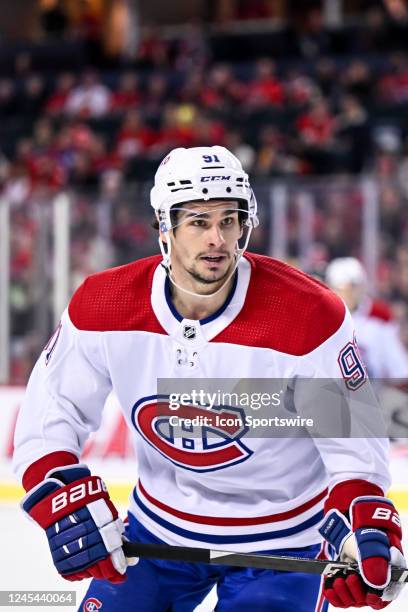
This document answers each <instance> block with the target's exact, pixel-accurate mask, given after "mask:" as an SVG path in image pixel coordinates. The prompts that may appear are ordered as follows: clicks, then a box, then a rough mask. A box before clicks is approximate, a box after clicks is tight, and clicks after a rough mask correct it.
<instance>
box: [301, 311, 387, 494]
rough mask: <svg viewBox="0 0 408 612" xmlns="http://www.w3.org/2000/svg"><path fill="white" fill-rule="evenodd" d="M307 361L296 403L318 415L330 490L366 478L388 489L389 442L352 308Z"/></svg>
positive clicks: (315, 432)
mask: <svg viewBox="0 0 408 612" xmlns="http://www.w3.org/2000/svg"><path fill="white" fill-rule="evenodd" d="M303 361H304V364H303V368H304V371H305V376H306V383H304V384H302V385H300V386H299V387H298V390H297V394H296V405H297V407H298V410H299V411H300V412H302V414H305V413H307V414H308V416H311V417H314V419H313V420H314V426H313V427H312V429H311V435H312V436H313V439H314V443H315V445H316V447H317V448H318V450H319V452H320V455H321V458H322V460H323V463H324V465H325V468H326V471H327V474H328V477H329V490H330V489H332V488H333V487H334V486H335V485H336V484H338V483H340V482H344V481H347V480H360V479H361V480H365V481H368V482H370V483H373V484H375V485H377V486H379V487H381V489H382V490H383V491H384V492H385V491H387V490H388V488H389V486H390V474H389V469H388V451H389V441H388V437H387V435H386V429H385V424H384V420H383V415H382V410H381V407H380V406H379V404H378V400H377V398H376V395H375V393H374V391H373V389H372V387H371V384H370V381H369V379H368V376H367V372H366V369H365V366H364V363H363V361H362V359H361V356H360V354H359V350H358V345H357V343H356V340H355V334H354V325H353V321H352V318H351V315H350V313H349V311H348V310H346V314H345V318H344V321H343V323H342V324H341V326H340V327H339V329H338V330H337V331H336V332H335V333H334V334H333V335H332V336H331V337H330V338H328V339H327V340H326V341H325V342H324V343H323V344H321V345H320V346H319V347H317V348H316V349H315V350H314V351H312V352H311V353H309V354H308V355H305V356H304V358H303Z"/></svg>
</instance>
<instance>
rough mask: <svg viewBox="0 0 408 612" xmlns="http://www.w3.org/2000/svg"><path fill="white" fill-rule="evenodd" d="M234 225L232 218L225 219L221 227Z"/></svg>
mask: <svg viewBox="0 0 408 612" xmlns="http://www.w3.org/2000/svg"><path fill="white" fill-rule="evenodd" d="M233 223H234V218H233V217H225V218H224V219H223V220H222V225H232V224H233Z"/></svg>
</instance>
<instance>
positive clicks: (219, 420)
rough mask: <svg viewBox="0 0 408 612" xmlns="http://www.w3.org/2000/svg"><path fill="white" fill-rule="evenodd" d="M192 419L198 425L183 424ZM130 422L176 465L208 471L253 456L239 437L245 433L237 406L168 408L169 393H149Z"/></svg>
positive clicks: (240, 411)
mask: <svg viewBox="0 0 408 612" xmlns="http://www.w3.org/2000/svg"><path fill="white" fill-rule="evenodd" d="M183 419H191V420H192V419H194V420H195V421H196V423H199V424H198V425H195V424H194V425H189V424H188V423H187V424H185V423H184V421H183ZM132 422H133V425H134V426H135V428H136V429H137V431H138V432H139V433H140V435H141V436H142V437H143V438H144V440H145V441H146V442H148V443H149V444H150V445H151V446H153V447H154V448H155V449H156V450H157V451H158V452H159V453H161V454H162V455H164V456H165V457H166V459H169V460H170V461H172V462H173V463H175V464H176V465H178V466H180V467H183V468H185V469H187V470H192V471H194V472H211V471H214V470H220V469H223V468H226V467H229V466H231V465H235V464H237V463H241V462H242V461H245V460H246V459H248V457H250V456H251V455H252V451H251V450H250V449H248V448H247V447H246V446H245V445H244V444H243V442H242V440H241V438H242V437H243V436H244V435H245V434H246V433H247V431H248V429H249V428H248V427H247V426H246V425H245V424H244V423H245V413H244V412H243V410H241V409H240V408H233V407H231V406H220V407H218V406H217V407H216V406H214V407H213V408H212V409H211V410H208V409H207V408H205V407H203V406H195V405H181V406H180V407H179V408H178V409H177V410H171V409H170V406H169V398H168V396H163V395H151V396H149V397H144V398H142V399H140V400H139V401H138V402H136V404H135V405H134V407H133V411H132Z"/></svg>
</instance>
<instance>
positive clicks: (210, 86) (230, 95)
mask: <svg viewBox="0 0 408 612" xmlns="http://www.w3.org/2000/svg"><path fill="white" fill-rule="evenodd" d="M200 97H201V104H202V105H203V106H204V107H205V108H207V109H210V110H212V111H214V112H216V113H221V114H223V113H226V112H229V111H231V109H233V108H234V107H235V106H236V105H237V104H238V105H239V104H241V102H242V101H243V100H244V98H245V88H244V86H243V84H242V83H240V82H239V81H238V80H237V79H236V78H235V77H234V75H233V73H232V70H231V67H230V66H227V65H226V64H218V65H216V66H214V67H213V68H212V70H211V71H210V73H209V76H208V79H207V81H206V83H205V85H204V87H203V89H202V91H201V96H200Z"/></svg>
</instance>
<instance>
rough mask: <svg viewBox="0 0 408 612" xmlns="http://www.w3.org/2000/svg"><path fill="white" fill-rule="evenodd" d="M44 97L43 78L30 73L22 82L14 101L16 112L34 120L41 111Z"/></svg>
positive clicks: (45, 94) (45, 93)
mask: <svg viewBox="0 0 408 612" xmlns="http://www.w3.org/2000/svg"><path fill="white" fill-rule="evenodd" d="M46 97H47V92H46V89H45V83H44V79H43V78H42V77H41V76H39V75H38V74H31V75H30V76H28V77H27V78H26V79H25V81H24V82H23V87H22V90H21V91H20V95H19V96H18V99H17V101H16V107H17V108H16V114H17V113H18V114H20V115H22V116H23V117H24V118H25V119H30V120H32V121H34V119H36V118H37V117H38V116H39V115H40V114H41V113H42V110H43V108H44V102H45V100H46Z"/></svg>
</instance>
